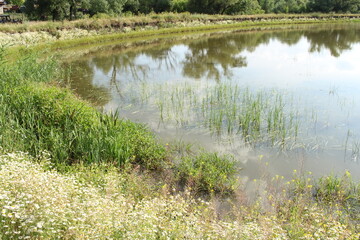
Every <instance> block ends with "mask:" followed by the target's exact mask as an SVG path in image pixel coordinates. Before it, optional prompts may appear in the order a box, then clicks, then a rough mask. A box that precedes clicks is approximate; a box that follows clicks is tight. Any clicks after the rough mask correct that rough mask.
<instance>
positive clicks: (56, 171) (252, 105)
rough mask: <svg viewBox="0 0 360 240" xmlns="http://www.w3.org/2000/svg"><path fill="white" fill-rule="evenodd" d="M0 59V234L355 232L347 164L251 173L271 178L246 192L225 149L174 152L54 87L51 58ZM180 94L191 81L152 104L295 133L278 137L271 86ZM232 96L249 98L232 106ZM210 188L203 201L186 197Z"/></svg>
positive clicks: (253, 132)
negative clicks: (329, 170)
mask: <svg viewBox="0 0 360 240" xmlns="http://www.w3.org/2000/svg"><path fill="white" fill-rule="evenodd" d="M54 24H56V23H54ZM7 59H8V58H7V56H5V53H4V50H1V51H0V92H1V95H0V107H1V109H2V110H3V111H1V113H0V146H1V148H0V149H1V151H0V209H1V210H0V211H1V212H0V238H1V239H20V238H30V239H81V238H86V239H104V238H109V237H111V238H114V239H169V238H170V239H175V238H179V239H184V238H188V239H207V238H209V239H210V238H211V239H331V238H333V239H359V237H360V229H359V226H360V225H359V206H360V187H359V185H357V184H355V183H354V182H353V180H352V179H351V176H350V174H349V173H346V174H345V175H344V176H343V177H340V178H339V177H335V176H328V177H323V178H321V179H319V180H316V179H313V178H311V177H309V176H302V175H300V176H297V175H295V176H294V177H293V179H292V180H290V181H289V182H285V180H283V177H280V176H276V177H274V178H273V179H272V180H270V179H260V180H259V181H257V182H261V181H267V182H268V183H269V184H268V185H267V187H266V189H263V188H262V187H261V185H256V182H255V184H254V187H255V188H258V189H259V190H258V192H257V194H258V195H259V196H258V197H256V198H255V201H250V200H249V201H248V200H247V196H245V195H244V193H242V192H240V191H239V190H238V189H236V188H235V186H236V184H239V182H237V179H236V176H235V174H236V173H238V171H236V162H235V160H234V159H233V158H232V157H231V156H222V155H220V154H218V153H206V152H200V153H193V152H191V151H190V150H189V148H188V147H187V146H185V147H184V146H183V147H178V148H177V149H176V146H175V149H172V144H165V145H163V144H160V143H159V142H158V140H157V139H156V138H155V137H154V135H153V134H152V133H151V132H150V131H149V130H148V129H147V128H146V127H145V126H142V125H139V124H134V123H132V122H129V121H125V120H122V119H119V118H118V117H117V114H116V113H114V114H112V115H106V114H102V113H99V112H98V111H96V110H95V109H94V108H93V107H92V106H90V105H89V103H87V102H85V101H83V100H80V99H78V98H77V97H76V96H74V94H73V93H72V92H71V91H70V90H69V89H66V88H60V87H59V86H58V81H61V78H63V76H62V72H61V70H60V69H59V66H58V64H57V61H56V59H53V58H48V59H45V58H44V57H43V58H40V57H39V56H37V55H33V54H32V53H23V54H22V57H21V58H19V59H17V60H16V61H15V62H10V61H9V60H7ZM184 91H185V92H186V93H188V92H189V91H190V92H191V91H193V90H192V89H189V88H186V87H185V88H174V89H173V91H172V92H171V91H170V92H169V94H170V98H171V101H173V103H172V102H171V101H165V100H164V101H163V102H161V101H159V102H158V106H159V108H160V109H161V108H162V109H166V108H164V107H166V104H174V106H175V105H176V106H179V109H178V110H177V111H179V112H181V111H183V110H184V109H186V106H185V104H182V103H187V102H188V101H198V102H201V103H202V104H203V106H204V110H201V109H199V112H198V113H200V115H203V116H208V117H206V118H205V119H208V120H207V122H208V124H209V125H211V126H213V128H214V129H219V126H220V128H223V125H224V126H225V129H227V131H228V132H232V131H236V130H239V131H240V132H241V133H242V134H243V135H244V137H247V136H259V135H261V134H260V133H265V134H268V133H269V132H270V133H271V132H275V133H276V135H274V136H275V138H278V136H280V138H279V139H280V141H279V142H281V140H282V139H283V140H284V139H286V136H293V134H294V132H285V135H284V131H287V129H288V126H289V125H288V124H290V122H292V121H291V119H287V118H286V115H287V114H284V112H283V108H284V101H283V100H282V98H281V97H280V95H277V94H275V95H274V96H271V98H274V99H275V102H276V104H275V105H274V106H272V107H270V106H269V102H267V100H268V98H267V96H263V95H261V93H259V94H256V93H255V94H254V93H251V92H249V91H247V90H245V91H244V93H243V94H237V91H240V89H239V88H237V87H236V86H229V85H219V86H217V87H214V88H210V89H208V92H207V95H206V98H204V99H199V98H197V94H196V93H192V94H188V95H185V94H184ZM234 91H235V93H236V94H234ZM234 96H240V99H241V101H244V102H246V103H247V104H245V105H244V106H241V109H240V108H239V106H238V104H237V103H236V101H235V100H236V99H234ZM165 97H166V96H165ZM188 97H190V98H188ZM205 108H206V109H207V110H205ZM233 111H235V115H236V116H237V115H239V116H240V117H239V118H234V112H233ZM165 113H166V111H165V112H164V114H163V115H162V116H163V118H164V119H165V118H166V116H167V115H166V114H165ZM242 113H243V114H242ZM178 115H180V114H178ZM169 116H170V115H169ZM290 116H291V115H290ZM292 123H294V122H292ZM294 124H295V125H294V126H296V123H294ZM234 126H238V129H237V128H236V127H234ZM289 129H293V128H289ZM291 131H292V130H291ZM278 133H279V134H278ZM270 136H271V135H270ZM284 136H285V137H284ZM255 139H256V138H254V139H251V138H250V139H249V140H248V141H249V143H251V142H253V141H255ZM270 139H271V138H270ZM274 141H278V140H274ZM174 145H175V144H174ZM24 152H26V153H24ZM240 174H241V172H240ZM179 185H180V186H179ZM179 188H180V189H182V188H184V190H183V191H179V190H178V189H179ZM264 190H265V191H264ZM191 191H194V192H193V193H195V195H192V193H191ZM212 192H214V193H215V194H210V196H207V197H210V198H209V201H208V202H207V201H203V200H201V199H197V200H195V197H194V196H199V195H198V194H199V193H205V194H207V193H212ZM223 193H227V194H228V195H227V196H230V197H231V198H230V199H229V202H227V203H226V204H227V205H226V207H227V208H230V210H229V211H228V212H227V213H223V212H222V211H221V209H219V208H218V207H217V206H218V205H219V202H221V201H222V200H223V198H222V197H223V196H222V195H221V194H223ZM224 204H225V203H224ZM224 208H225V207H224Z"/></svg>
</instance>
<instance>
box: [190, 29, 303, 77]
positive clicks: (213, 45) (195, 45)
mask: <svg viewBox="0 0 360 240" xmlns="http://www.w3.org/2000/svg"><path fill="white" fill-rule="evenodd" d="M301 36H302V33H301V32H300V33H299V32H288V31H283V32H272V31H271V32H261V31H259V32H247V33H243V32H240V33H231V34H225V35H221V36H215V37H210V38H205V39H202V40H198V41H193V42H190V43H189V44H188V47H189V52H188V53H187V54H186V57H185V60H184V62H183V64H184V67H183V74H184V75H185V76H188V77H192V78H201V77H207V78H211V79H215V80H217V81H219V80H220V79H221V78H222V77H227V78H229V77H231V75H232V69H233V68H240V67H246V66H247V61H246V58H245V57H243V56H240V54H241V52H243V51H245V50H247V51H249V52H252V51H254V50H255V49H256V48H257V47H258V46H259V45H260V44H267V43H268V42H269V41H270V40H271V39H278V40H279V41H281V42H283V43H285V44H288V45H293V44H296V43H297V42H298V41H299V39H300V38H301Z"/></svg>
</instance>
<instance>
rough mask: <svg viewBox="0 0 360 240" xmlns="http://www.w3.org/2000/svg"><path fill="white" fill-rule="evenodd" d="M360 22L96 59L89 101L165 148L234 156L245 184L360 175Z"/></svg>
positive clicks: (84, 87)
mask: <svg viewBox="0 0 360 240" xmlns="http://www.w3.org/2000/svg"><path fill="white" fill-rule="evenodd" d="M359 56H360V24H357V23H347V24H321V25H307V26H306V25H303V26H291V27H288V28H284V27H282V28H281V29H261V30H254V31H248V32H244V31H236V30H232V31H227V32H226V31H225V32H218V33H201V34H198V35H194V34H192V35H190V36H182V37H181V38H179V37H177V38H169V39H164V40H161V41H158V40H154V41H152V42H151V43H149V44H143V45H141V44H140V45H139V44H137V45H136V46H135V45H134V46H133V47H130V48H128V47H127V48H124V44H123V43H122V44H121V45H111V46H106V47H101V48H97V49H96V50H92V51H88V52H87V53H86V54H82V55H81V56H79V57H77V58H72V59H71V61H68V62H67V66H68V69H69V70H70V71H69V72H70V74H69V79H70V85H71V87H72V88H73V89H75V91H76V92H77V93H78V94H79V95H80V96H82V97H83V98H85V99H88V100H90V101H92V102H93V103H95V104H96V105H97V106H99V108H101V109H103V110H105V111H107V112H110V111H112V112H114V111H116V110H117V111H118V113H119V115H120V116H121V117H124V118H127V119H131V120H133V121H136V122H141V123H145V124H147V125H148V126H149V127H150V128H151V129H152V130H153V131H154V132H155V133H156V134H157V135H159V136H160V139H162V140H163V141H164V142H169V143H170V144H172V143H173V142H174V141H182V142H185V143H192V144H194V145H195V147H199V148H200V147H203V148H205V149H207V150H210V151H218V152H222V153H229V154H233V155H234V156H235V158H236V159H237V160H238V161H239V166H240V167H241V168H242V170H241V173H240V175H241V176H242V178H243V180H244V182H251V180H252V179H257V178H264V177H266V176H272V175H275V174H278V175H282V176H285V177H286V178H287V177H291V176H292V174H293V170H294V169H296V170H297V172H300V173H307V172H308V171H311V172H313V174H314V175H315V176H321V175H324V174H331V173H334V174H339V175H342V174H343V173H344V172H345V170H349V171H350V172H351V173H352V174H353V176H355V178H357V179H359V177H357V176H360V165H359V161H360V159H359V157H360V94H359V93H360V77H359V76H360V57H359Z"/></svg>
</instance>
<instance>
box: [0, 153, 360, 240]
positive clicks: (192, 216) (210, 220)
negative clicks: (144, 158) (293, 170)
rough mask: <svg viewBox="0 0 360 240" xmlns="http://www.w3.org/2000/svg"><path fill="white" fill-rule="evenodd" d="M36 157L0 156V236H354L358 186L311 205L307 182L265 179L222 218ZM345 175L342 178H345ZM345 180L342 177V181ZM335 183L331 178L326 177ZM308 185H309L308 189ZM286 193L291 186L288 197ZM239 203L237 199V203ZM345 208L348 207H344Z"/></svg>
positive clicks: (137, 182)
mask: <svg viewBox="0 0 360 240" xmlns="http://www.w3.org/2000/svg"><path fill="white" fill-rule="evenodd" d="M49 163H50V159H49V158H48V156H47V155H46V153H44V154H43V155H42V157H41V158H40V159H33V158H32V157H30V156H29V155H26V154H23V153H15V154H14V153H7V154H6V153H2V154H1V156H0V186H1V187H0V209H1V213H0V237H1V239H20V238H30V239H58V238H61V239H82V238H86V239H103V238H107V237H109V236H111V237H112V238H114V239H129V238H131V239H144V238H145V239H169V238H179V239H183V238H191V239H207V238H210V239H354V240H355V239H358V238H359V236H360V233H359V231H360V229H359V224H358V223H359V218H358V212H356V211H358V209H359V201H360V198H359V196H360V195H359V190H360V188H359V186H350V185H342V186H341V187H344V188H343V189H341V190H340V191H344V192H349V191H350V192H351V193H352V194H353V195H352V198H351V199H349V200H348V201H346V202H344V204H342V202H338V201H337V200H336V198H335V199H333V198H332V199H330V201H328V200H325V201H324V200H320V201H314V198H313V197H312V194H313V191H314V189H318V191H319V192H320V191H326V188H327V187H326V186H324V185H323V184H321V183H320V184H319V185H317V182H316V181H315V180H313V179H310V178H307V179H306V180H305V181H306V183H307V184H306V185H299V184H298V182H303V180H302V179H299V178H298V177H294V179H293V180H292V181H290V182H287V183H285V182H284V181H283V180H281V179H282V177H280V176H277V177H275V178H274V179H272V180H268V182H269V183H270V184H269V185H270V187H269V188H267V189H266V191H267V194H266V195H264V194H262V196H264V198H259V199H258V201H255V203H254V204H246V203H245V202H244V201H243V202H241V201H240V199H241V198H243V197H244V196H242V195H241V193H238V200H233V201H232V203H230V206H229V208H230V209H231V210H230V212H229V214H227V215H224V214H223V213H221V211H220V210H219V209H218V208H217V207H216V204H218V201H217V200H216V199H213V200H210V202H205V201H202V200H194V198H192V197H191V195H190V193H189V192H188V191H185V192H183V193H172V190H171V188H169V186H168V185H167V184H161V185H160V186H156V185H153V184H151V181H149V178H148V177H147V176H146V175H139V174H138V173H137V172H136V171H130V172H118V170H117V169H115V168H112V167H110V166H106V165H102V166H98V167H95V168H94V167H81V166H80V167H74V171H73V172H70V173H67V174H61V173H59V172H57V171H55V170H51V168H52V165H51V164H49ZM348 177H350V176H348ZM348 177H345V178H344V179H345V181H347V180H346V179H347V178H348ZM334 180H335V178H334ZM310 184H311V185H310ZM292 189H297V192H294V191H293V190H292ZM239 201H240V202H239ZM349 204H350V205H349Z"/></svg>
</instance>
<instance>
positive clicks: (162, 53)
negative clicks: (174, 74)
mask: <svg viewBox="0 0 360 240" xmlns="http://www.w3.org/2000/svg"><path fill="white" fill-rule="evenodd" d="M142 53H143V54H145V55H146V56H148V57H150V58H151V59H153V60H154V61H155V62H157V63H158V69H161V68H162V67H165V68H166V69H167V70H175V69H176V67H177V63H178V62H177V60H176V57H177V56H176V54H175V53H174V52H173V51H172V50H171V47H163V48H152V49H149V50H147V51H143V52H142Z"/></svg>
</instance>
